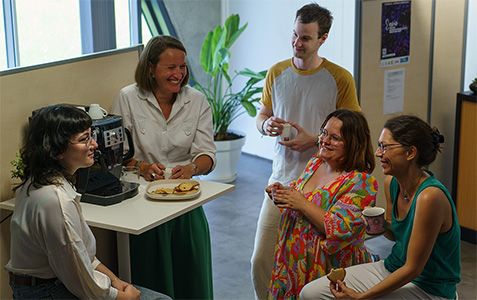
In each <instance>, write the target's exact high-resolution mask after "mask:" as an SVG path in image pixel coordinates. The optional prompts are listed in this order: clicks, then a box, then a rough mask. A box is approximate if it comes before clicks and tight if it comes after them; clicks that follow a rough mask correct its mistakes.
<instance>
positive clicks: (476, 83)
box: [469, 81, 477, 94]
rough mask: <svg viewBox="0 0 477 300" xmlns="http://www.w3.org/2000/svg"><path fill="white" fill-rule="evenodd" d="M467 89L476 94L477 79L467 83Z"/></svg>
mask: <svg viewBox="0 0 477 300" xmlns="http://www.w3.org/2000/svg"><path fill="white" fill-rule="evenodd" d="M469 89H470V90H471V91H472V92H473V93H474V94H477V81H473V82H472V83H471V84H470V85H469Z"/></svg>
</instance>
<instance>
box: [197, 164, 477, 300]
mask: <svg viewBox="0 0 477 300" xmlns="http://www.w3.org/2000/svg"><path fill="white" fill-rule="evenodd" d="M271 168H272V167H271V162H270V161H268V160H265V159H261V158H257V157H254V156H250V155H246V154H244V155H242V157H241V159H240V162H239V167H238V172H239V176H238V178H237V180H236V181H235V183H234V184H235V190H234V191H233V192H231V193H229V194H227V195H225V196H224V197H221V198H220V199H217V200H215V201H212V202H210V203H208V204H206V205H205V206H204V208H205V211H206V214H207V218H208V220H209V225H210V232H211V238H212V251H213V252H212V256H213V269H214V295H215V298H216V299H218V300H222V299H223V300H228V299H230V300H232V299H234V300H235V299H253V297H254V294H253V290H252V284H251V279H250V257H251V255H252V250H253V240H254V237H255V229H256V225H257V219H258V214H259V212H260V206H261V204H262V200H263V192H262V191H263V188H264V187H265V185H266V184H267V181H268V177H269V176H270V173H271ZM369 243H370V247H373V249H376V251H378V252H379V251H383V252H386V251H387V250H385V246H386V245H384V244H380V243H381V242H380V240H379V239H374V241H370V242H369ZM476 274H477V246H475V245H472V244H469V243H466V242H462V282H461V283H460V285H459V287H458V293H459V299H464V300H467V299H473V300H475V299H477V296H476V295H477V275H476Z"/></svg>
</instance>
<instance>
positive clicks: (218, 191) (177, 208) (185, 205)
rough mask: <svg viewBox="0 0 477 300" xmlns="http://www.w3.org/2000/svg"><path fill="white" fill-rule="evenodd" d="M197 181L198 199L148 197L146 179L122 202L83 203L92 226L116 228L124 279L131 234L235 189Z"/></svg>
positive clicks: (7, 204)
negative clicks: (107, 203) (137, 189)
mask: <svg viewBox="0 0 477 300" xmlns="http://www.w3.org/2000/svg"><path fill="white" fill-rule="evenodd" d="M141 179H142V178H141ZM197 181H199V182H200V189H201V194H200V196H199V197H198V198H196V199H191V200H180V201H178V200H176V201H157V200H150V199H149V198H146V196H145V190H146V185H147V183H146V181H142V182H141V186H139V193H138V195H136V196H135V197H133V198H130V199H126V200H124V201H122V202H121V203H118V204H114V205H109V206H100V205H94V204H90V203H81V208H82V210H83V215H84V217H85V220H86V222H87V223H88V225H90V226H92V227H97V228H103V229H108V230H113V231H116V234H117V248H118V269H119V270H118V272H119V276H120V278H121V279H123V280H126V281H128V282H131V263H130V256H129V234H141V233H143V232H146V231H147V230H149V229H151V228H154V227H156V226H158V225H161V224H163V223H165V222H167V221H169V220H172V219H174V218H176V217H178V216H180V215H182V214H184V213H186V212H189V211H191V210H193V209H194V208H197V207H199V206H201V205H203V204H205V203H207V202H209V201H211V200H213V199H215V198H217V197H218V196H220V195H223V194H225V193H227V192H230V191H232V190H233V189H234V188H235V186H234V185H231V184H224V183H218V182H212V181H203V180H197ZM14 208H15V199H10V200H7V201H4V202H0V209H6V210H13V209H14Z"/></svg>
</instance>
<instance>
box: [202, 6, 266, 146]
mask: <svg viewBox="0 0 477 300" xmlns="http://www.w3.org/2000/svg"><path fill="white" fill-rule="evenodd" d="M247 25H248V24H245V25H243V26H241V27H240V17H239V15H237V14H234V15H231V16H229V17H228V18H227V20H226V21H225V24H224V25H223V26H221V25H217V26H216V27H215V28H214V29H213V30H212V31H210V32H209V33H208V34H207V36H206V37H205V39H204V42H203V44H202V48H201V51H200V65H201V66H202V69H203V70H204V72H205V73H206V74H207V75H208V76H207V82H206V83H205V84H200V83H199V82H197V81H196V84H195V85H194V87H195V88H197V89H198V90H200V91H201V92H202V93H204V94H205V96H206V97H207V100H208V101H209V104H210V107H211V108H212V117H213V123H214V138H215V140H216V141H221V140H230V139H234V138H237V135H236V134H233V133H231V132H229V131H228V128H229V126H230V124H231V123H232V121H234V120H235V119H236V118H237V117H238V116H240V115H241V114H243V113H245V112H246V113H248V115H250V116H251V117H255V115H256V114H257V107H256V105H257V102H258V101H259V99H260V95H261V93H262V87H260V86H258V85H257V84H258V83H259V82H260V81H262V80H263V79H264V78H265V75H266V71H261V72H254V71H252V70H250V69H248V68H245V69H243V70H240V71H235V72H234V73H233V74H231V72H230V65H229V60H230V57H231V52H230V48H231V47H232V45H233V44H234V42H235V41H236V40H237V39H238V37H239V36H240V35H241V34H242V32H243V31H244V30H245V29H246V28H247ZM238 78H245V79H246V80H247V81H246V83H245V85H243V86H242V87H241V88H237V86H236V85H234V82H235V81H236V79H238ZM232 88H234V89H236V90H235V91H234V90H232ZM237 89H238V90H237Z"/></svg>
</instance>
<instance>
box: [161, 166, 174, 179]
mask: <svg viewBox="0 0 477 300" xmlns="http://www.w3.org/2000/svg"><path fill="white" fill-rule="evenodd" d="M163 176H164V179H169V178H171V176H172V168H171V167H167V168H165V169H164V175H163Z"/></svg>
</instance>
